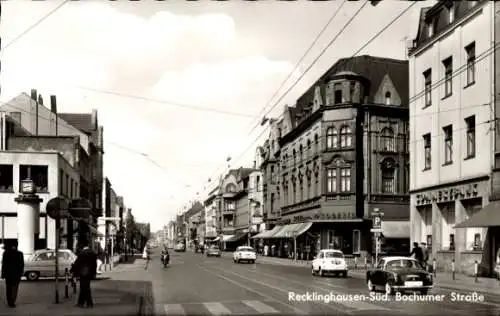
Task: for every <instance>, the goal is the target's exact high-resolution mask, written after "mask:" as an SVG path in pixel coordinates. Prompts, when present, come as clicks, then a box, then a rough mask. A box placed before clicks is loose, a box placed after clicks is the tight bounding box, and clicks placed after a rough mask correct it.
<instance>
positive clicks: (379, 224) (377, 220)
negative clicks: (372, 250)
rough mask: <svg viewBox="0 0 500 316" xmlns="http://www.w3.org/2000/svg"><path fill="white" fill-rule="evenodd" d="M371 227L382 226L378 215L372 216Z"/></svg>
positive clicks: (377, 227)
mask: <svg viewBox="0 0 500 316" xmlns="http://www.w3.org/2000/svg"><path fill="white" fill-rule="evenodd" d="M373 228H375V229H379V228H382V218H381V217H380V216H375V217H373Z"/></svg>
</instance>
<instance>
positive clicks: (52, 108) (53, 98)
mask: <svg viewBox="0 0 500 316" xmlns="http://www.w3.org/2000/svg"><path fill="white" fill-rule="evenodd" d="M50 112H52V113H54V115H55V118H56V136H58V117H57V100H56V96H55V95H51V96H50Z"/></svg>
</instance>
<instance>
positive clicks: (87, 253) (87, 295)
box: [72, 244, 97, 307]
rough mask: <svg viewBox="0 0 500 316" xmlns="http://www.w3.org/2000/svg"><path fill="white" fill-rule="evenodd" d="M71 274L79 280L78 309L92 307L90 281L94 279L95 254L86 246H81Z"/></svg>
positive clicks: (95, 270) (95, 269)
mask: <svg viewBox="0 0 500 316" xmlns="http://www.w3.org/2000/svg"><path fill="white" fill-rule="evenodd" d="M72 272H73V273H74V274H75V276H77V277H79V278H80V294H79V296H78V303H77V306H78V307H84V305H87V307H93V306H94V302H92V293H91V291H90V281H91V280H93V279H95V277H96V272H97V254H96V253H95V252H94V251H92V250H91V249H90V248H89V247H88V245H87V244H85V245H83V249H82V251H81V252H80V253H79V254H78V257H77V258H76V260H75V263H74V264H73V267H72Z"/></svg>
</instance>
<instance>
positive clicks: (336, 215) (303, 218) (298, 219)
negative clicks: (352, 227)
mask: <svg viewBox="0 0 500 316" xmlns="http://www.w3.org/2000/svg"><path fill="white" fill-rule="evenodd" d="M352 218H354V214H353V213H351V212H331V213H316V214H313V215H296V216H293V217H289V218H283V219H281V221H279V222H280V224H281V225H288V224H294V223H305V222H312V221H328V220H338V219H352Z"/></svg>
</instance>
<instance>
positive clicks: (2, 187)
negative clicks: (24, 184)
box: [0, 165, 14, 192]
mask: <svg viewBox="0 0 500 316" xmlns="http://www.w3.org/2000/svg"><path fill="white" fill-rule="evenodd" d="M13 185H14V167H13V166H12V165H0V192H12V191H13V190H14V188H13Z"/></svg>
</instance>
